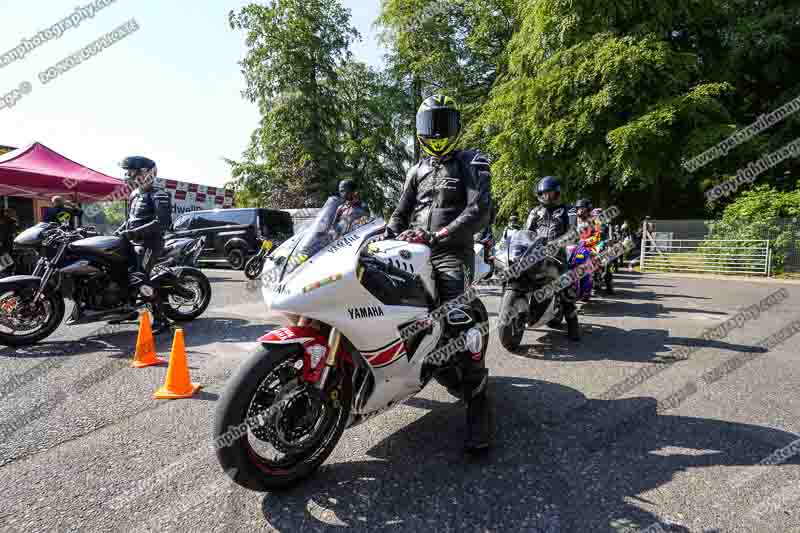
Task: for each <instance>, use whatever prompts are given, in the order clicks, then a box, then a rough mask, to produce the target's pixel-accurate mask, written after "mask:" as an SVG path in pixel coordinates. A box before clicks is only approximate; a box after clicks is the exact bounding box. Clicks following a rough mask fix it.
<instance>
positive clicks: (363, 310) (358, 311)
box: [347, 307, 384, 320]
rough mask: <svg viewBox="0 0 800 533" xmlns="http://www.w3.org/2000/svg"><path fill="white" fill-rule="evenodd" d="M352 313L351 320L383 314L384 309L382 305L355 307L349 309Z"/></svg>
mask: <svg viewBox="0 0 800 533" xmlns="http://www.w3.org/2000/svg"><path fill="white" fill-rule="evenodd" d="M347 312H348V313H350V320H360V319H363V318H374V317H376V316H383V315H384V313H383V309H382V308H381V307H354V308H352V309H348V310H347Z"/></svg>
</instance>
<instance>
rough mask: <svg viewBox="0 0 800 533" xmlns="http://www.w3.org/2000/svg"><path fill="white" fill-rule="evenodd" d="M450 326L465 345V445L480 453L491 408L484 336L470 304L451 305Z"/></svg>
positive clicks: (462, 357)
mask: <svg viewBox="0 0 800 533" xmlns="http://www.w3.org/2000/svg"><path fill="white" fill-rule="evenodd" d="M447 322H448V327H449V328H450V329H451V331H452V332H453V333H455V334H457V337H456V339H460V340H459V341H458V342H459V344H458V346H459V347H461V346H463V349H462V350H460V352H459V354H458V362H459V367H460V374H461V389H462V396H463V398H464V405H465V407H466V437H465V441H464V448H465V450H466V451H467V452H469V453H477V452H481V451H484V450H486V449H488V448H489V440H490V432H491V431H490V408H489V396H488V395H489V392H488V382H489V370H488V369H487V368H486V360H485V357H484V353H485V347H484V346H483V335H481V331H480V330H479V328H478V324H477V323H476V321H475V319H474V317H473V311H472V308H471V307H470V306H467V305H462V306H457V307H454V308H452V309H451V310H450V311H449V312H448V314H447Z"/></svg>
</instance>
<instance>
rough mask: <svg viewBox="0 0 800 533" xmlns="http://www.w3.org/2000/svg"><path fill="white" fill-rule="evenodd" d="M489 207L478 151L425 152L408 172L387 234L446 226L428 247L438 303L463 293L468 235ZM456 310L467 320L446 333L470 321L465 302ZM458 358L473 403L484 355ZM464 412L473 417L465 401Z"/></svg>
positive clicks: (470, 255)
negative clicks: (428, 154) (443, 233)
mask: <svg viewBox="0 0 800 533" xmlns="http://www.w3.org/2000/svg"><path fill="white" fill-rule="evenodd" d="M491 207H492V206H491V174H490V172H489V162H488V160H487V159H486V158H485V157H483V156H482V155H481V154H480V153H478V152H475V151H456V152H453V153H452V154H448V155H446V156H445V157H443V158H431V157H426V158H423V159H422V160H420V162H419V163H417V164H416V165H414V166H413V167H411V169H410V170H409V171H408V177H407V179H406V184H405V188H404V190H403V193H402V195H401V197H400V203H399V204H398V206H397V209H395V211H394V213H393V214H392V217H391V219H390V221H389V225H388V229H387V235H388V236H390V237H391V236H396V235H398V234H399V233H401V232H403V231H404V230H407V229H422V230H426V231H428V232H429V233H437V232H440V231H441V230H446V234H447V235H446V236H445V237H444V238H443V239H442V240H441V241H440V242H439V243H437V244H436V245H435V246H433V248H432V250H431V263H432V264H433V269H434V275H435V278H436V286H437V289H438V292H439V299H440V302H441V303H442V304H444V303H446V302H448V301H450V300H453V299H454V298H457V297H458V296H460V295H461V294H463V293H464V291H465V289H466V285H467V283H471V281H472V269H473V266H474V251H473V235H474V234H475V233H477V232H478V231H481V230H482V229H483V228H484V227H486V226H487V225H488V224H489V221H490V219H491ZM461 311H463V312H464V313H466V314H468V315H469V318H470V320H469V322H468V323H466V324H450V323H449V322H448V326H447V327H448V333H449V336H450V337H451V338H455V337H458V336H460V335H461V334H463V333H465V332H466V331H468V330H469V329H470V328H472V327H474V326H475V316H474V314H473V313H472V310H471V308H470V306H464V307H462V308H461ZM458 357H459V363H460V364H459V367H460V368H461V372H462V384H463V387H464V393H465V395H466V396H465V397H466V398H472V399H473V400H475V401H476V403H480V402H482V401H485V398H486V395H485V391H486V383H487V380H488V371H487V370H486V363H485V361H484V358H483V356H482V355H481V356H477V357H475V358H473V356H472V354H471V353H469V351H464V352H462V353H460V354H459V356H458ZM467 417H468V419H471V418H472V411H471V409H470V401H469V400H468V403H467ZM470 423H471V422H470Z"/></svg>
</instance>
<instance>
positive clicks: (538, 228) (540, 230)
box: [525, 204, 578, 320]
mask: <svg viewBox="0 0 800 533" xmlns="http://www.w3.org/2000/svg"><path fill="white" fill-rule="evenodd" d="M525 227H526V228H527V229H528V231H532V232H534V233H536V236H537V237H544V238H545V239H547V241H548V242H551V241H554V240H556V239H558V238H559V237H561V236H562V235H564V234H565V233H567V232H568V231H569V229H570V227H571V224H570V216H569V208H568V207H567V206H566V205H563V204H561V205H556V206H539V207H537V208H536V209H534V210H533V211H531V213H530V215H528V221H527V222H526V223H525ZM565 248H566V244H565V245H564V247H563V248H562V251H561V253H560V254H559V256H558V257H557V258H558V260H559V261H561V267H560V268H561V271H562V274H563V273H564V272H566V271H567V269H568V268H569V267H568V265H567V259H568V258H567V254H566V251H565V250H564V249H565ZM559 294H560V296H561V307H562V309H563V310H564V317H565V318H566V319H567V320H572V319H575V318H577V316H578V310H577V307H576V306H575V302H576V301H577V299H578V294H577V292H576V290H575V286H574V284H570V285H569V286H568V287H567V288H565V289H564V290H562V291H561V292H560V293H559Z"/></svg>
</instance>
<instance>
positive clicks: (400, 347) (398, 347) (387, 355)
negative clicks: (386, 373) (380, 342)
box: [368, 340, 405, 366]
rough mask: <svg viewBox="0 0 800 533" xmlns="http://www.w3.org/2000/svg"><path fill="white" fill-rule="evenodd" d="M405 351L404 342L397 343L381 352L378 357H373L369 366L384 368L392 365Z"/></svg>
mask: <svg viewBox="0 0 800 533" xmlns="http://www.w3.org/2000/svg"><path fill="white" fill-rule="evenodd" d="M403 351H405V345H404V344H403V341H402V340H400V341H397V343H395V344H394V345H392V346H390V347H389V349H387V350H384V351H382V352H380V353H379V354H377V355H373V356H371V357H370V358H369V359H368V360H369V364H371V365H372V366H383V365H385V364H387V363H391V362H392V361H394V360H395V359H396V358H397V357H398V356H399V355H401V352H403Z"/></svg>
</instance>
